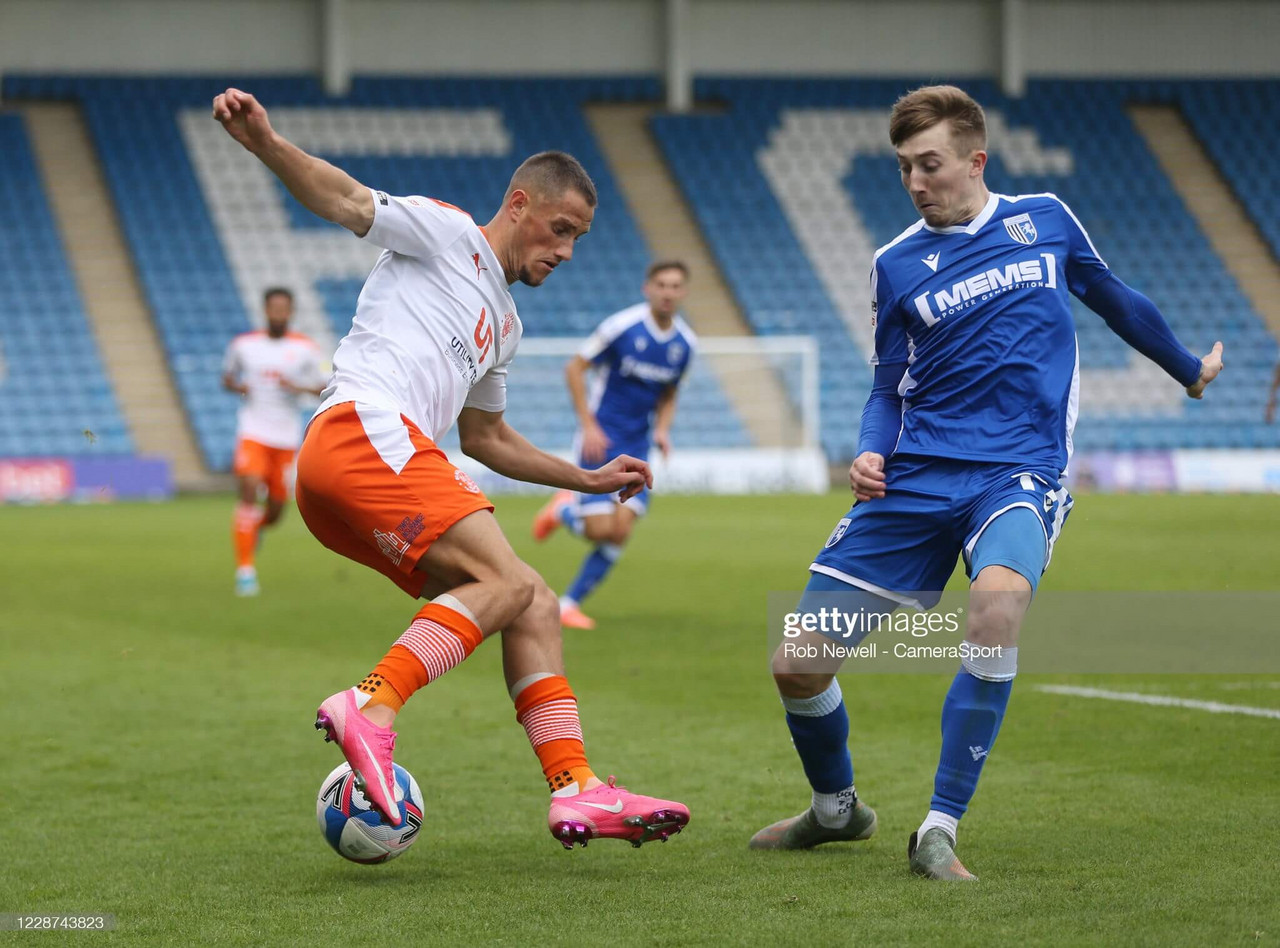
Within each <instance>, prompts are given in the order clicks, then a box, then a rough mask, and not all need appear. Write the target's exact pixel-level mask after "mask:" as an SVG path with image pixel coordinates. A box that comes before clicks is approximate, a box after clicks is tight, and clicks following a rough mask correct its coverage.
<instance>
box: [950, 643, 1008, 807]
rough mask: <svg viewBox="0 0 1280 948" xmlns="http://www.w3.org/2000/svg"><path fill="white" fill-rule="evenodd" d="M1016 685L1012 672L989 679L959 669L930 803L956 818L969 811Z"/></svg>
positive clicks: (951, 693)
mask: <svg viewBox="0 0 1280 948" xmlns="http://www.w3.org/2000/svg"><path fill="white" fill-rule="evenodd" d="M1011 651H1014V652H1015V653H1016V649H1014V650H1011ZM1012 690H1013V676H1012V675H1010V676H1009V679H1008V680H1006V681H985V680H983V679H981V678H977V677H975V676H974V675H971V674H970V673H969V672H968V671H966V670H965V669H963V668H961V669H960V671H959V672H957V673H956V677H955V680H954V681H952V682H951V690H950V691H948V692H947V699H946V700H945V701H944V702H943V703H942V753H941V755H940V756H939V759H938V773H937V776H935V777H934V781H933V799H932V800H931V801H930V803H929V808H930V809H932V810H937V811H939V812H941V813H946V814H949V815H951V816H954V817H955V818H956V819H959V818H960V817H962V816H964V811H965V809H966V808H967V807H968V806H969V801H970V800H971V799H973V792H974V790H976V789H977V787H978V776H979V775H980V774H981V773H982V765H983V763H984V762H985V761H986V759H987V755H988V754H989V753H990V752H991V745H992V744H994V743H995V740H996V733H997V732H998V731H999V730H1000V722H1001V721H1002V720H1003V719H1004V709H1005V707H1006V706H1007V705H1008V704H1009V692H1010V691H1012Z"/></svg>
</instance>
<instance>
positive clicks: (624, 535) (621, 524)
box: [609, 519, 635, 546]
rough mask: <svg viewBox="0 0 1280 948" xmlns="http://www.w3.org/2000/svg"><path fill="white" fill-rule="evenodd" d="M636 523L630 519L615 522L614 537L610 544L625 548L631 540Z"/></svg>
mask: <svg viewBox="0 0 1280 948" xmlns="http://www.w3.org/2000/svg"><path fill="white" fill-rule="evenodd" d="M634 522H635V521H633V520H630V519H625V520H624V519H619V520H617V521H615V522H614V525H613V536H612V537H611V538H610V540H609V542H610V543H613V544H615V545H616V546H624V545H625V544H626V542H627V540H629V539H631V527H632V525H633V524H634Z"/></svg>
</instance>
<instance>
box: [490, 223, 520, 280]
mask: <svg viewBox="0 0 1280 948" xmlns="http://www.w3.org/2000/svg"><path fill="white" fill-rule="evenodd" d="M501 218H502V214H501V212H499V213H498V214H496V215H495V216H494V218H493V220H491V221H489V223H487V224H485V225H484V226H483V227H481V228H480V233H482V234H483V235H484V239H485V240H487V241H488V242H489V249H490V250H492V251H493V255H494V256H495V257H497V258H498V262H499V263H500V264H502V278H503V279H504V280H506V281H507V286H510V285H511V284H513V283H515V282H516V281H517V280H519V279H520V268H519V267H518V266H516V265H515V264H514V263H513V262H512V260H511V240H510V237H509V236H508V234H507V230H506V228H505V227H504V226H503V221H502V220H501Z"/></svg>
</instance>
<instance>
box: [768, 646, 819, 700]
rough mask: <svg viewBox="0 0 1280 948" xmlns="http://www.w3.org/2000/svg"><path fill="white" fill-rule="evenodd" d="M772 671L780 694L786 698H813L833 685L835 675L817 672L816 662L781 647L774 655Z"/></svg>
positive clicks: (795, 651) (793, 650) (792, 650)
mask: <svg viewBox="0 0 1280 948" xmlns="http://www.w3.org/2000/svg"><path fill="white" fill-rule="evenodd" d="M770 664H771V670H772V671H773V680H774V683H775V684H776V685H777V686H778V694H780V695H782V696H783V697H784V698H812V697H814V696H815V695H820V694H822V693H823V692H824V691H826V690H827V688H828V687H830V685H831V679H832V678H833V677H835V676H834V675H831V674H827V673H823V672H818V671H815V669H814V667H813V665H814V662H813V660H812V659H810V658H806V657H804V656H803V655H801V654H799V653H798V651H797V650H795V649H785V648H782V647H779V648H778V650H777V651H776V652H774V653H773V661H772V662H771V663H770Z"/></svg>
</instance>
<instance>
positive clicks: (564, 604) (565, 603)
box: [560, 596, 578, 612]
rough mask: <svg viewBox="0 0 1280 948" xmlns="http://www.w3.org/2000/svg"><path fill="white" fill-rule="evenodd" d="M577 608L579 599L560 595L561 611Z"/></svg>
mask: <svg viewBox="0 0 1280 948" xmlns="http://www.w3.org/2000/svg"><path fill="white" fill-rule="evenodd" d="M577 608H578V600H576V599H574V598H573V597H572V596H561V597H560V611H561V612H564V611H565V610H566V609H577Z"/></svg>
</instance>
